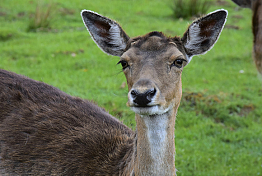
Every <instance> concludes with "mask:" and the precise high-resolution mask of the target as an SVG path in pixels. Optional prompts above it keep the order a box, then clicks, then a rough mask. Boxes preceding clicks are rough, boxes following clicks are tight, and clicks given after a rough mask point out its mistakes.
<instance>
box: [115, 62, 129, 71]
mask: <svg viewBox="0 0 262 176" xmlns="http://www.w3.org/2000/svg"><path fill="white" fill-rule="evenodd" d="M117 64H121V65H122V68H123V70H124V69H126V68H127V67H129V65H128V63H127V61H125V60H121V61H119V62H118V63H117Z"/></svg>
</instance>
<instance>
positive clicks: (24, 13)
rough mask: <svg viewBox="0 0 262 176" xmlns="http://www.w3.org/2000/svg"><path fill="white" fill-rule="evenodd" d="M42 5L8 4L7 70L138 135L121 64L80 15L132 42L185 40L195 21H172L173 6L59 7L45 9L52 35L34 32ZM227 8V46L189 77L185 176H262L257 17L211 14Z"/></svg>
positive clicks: (2, 42) (1, 58) (180, 142)
mask: <svg viewBox="0 0 262 176" xmlns="http://www.w3.org/2000/svg"><path fill="white" fill-rule="evenodd" d="M220 2H221V1H220ZM37 3H38V2H37V1H32V0H23V1H19V0H1V1H0V68H3V69H6V70H11V71H13V72H16V73H19V74H22V75H26V76H28V77H30V78H32V79H36V80H40V81H43V82H46V83H48V84H51V85H53V86H56V87H58V88H60V89H61V90H63V91H65V92H67V93H68V94H71V95H74V96H78V97H81V98H86V99H91V100H94V101H95V102H97V104H98V105H99V106H102V107H104V108H105V109H106V110H107V111H109V113H111V114H112V115H114V116H116V117H118V118H119V119H121V120H122V121H123V122H124V123H125V124H126V125H128V126H130V127H132V128H133V129H134V128H135V120H134V113H133V112H131V111H130V110H129V108H127V107H126V105H125V103H126V102H127V87H125V88H121V85H122V83H123V82H125V78H124V75H123V74H122V73H121V66H119V65H118V66H117V65H116V63H117V62H118V58H117V57H113V56H108V55H106V54H104V53H103V52H102V51H100V49H99V48H98V47H97V46H96V45H95V43H94V42H93V41H92V40H91V38H90V36H89V34H88V32H87V31H86V29H85V27H84V25H83V23H82V20H81V17H80V11H81V10H82V9H90V10H93V11H96V12H98V13H100V14H102V15H105V16H108V17H110V18H112V19H114V20H117V21H118V22H119V23H120V24H121V25H122V27H123V29H125V30H126V32H127V33H128V34H129V35H130V36H132V37H134V36H137V35H143V34H145V33H147V32H149V31H154V30H157V31H163V32H164V33H166V34H167V35H171V36H174V35H180V36H181V35H182V34H183V33H184V31H185V30H186V29H187V26H188V25H189V24H190V23H191V21H187V20H175V19H174V18H173V17H172V15H173V11H172V8H170V7H171V6H172V5H173V1H172V0H164V1H157V0H154V1H149V0H142V1H139V0H132V1H127V0H122V1H120V0H111V1H110V3H109V1H106V0H96V1H88V0H85V1H80V0H76V1H68V0H63V1H62V0H53V1H52V2H49V1H43V2H42V3H46V4H48V3H54V4H55V6H56V12H55V14H56V16H54V17H53V19H52V20H51V23H50V24H49V25H50V30H48V31H47V32H43V31H42V32H35V33H30V32H26V30H27V27H28V25H29V23H30V20H31V19H30V17H32V14H34V12H35V9H36V6H37ZM220 8H224V9H227V10H228V11H229V16H228V20H227V26H226V28H225V29H224V31H223V32H222V34H221V36H220V39H219V40H218V42H217V44H216V45H215V46H214V48H213V49H212V50H211V51H209V52H208V53H207V54H206V55H203V56H196V57H194V58H193V60H192V61H191V62H190V64H189V65H188V66H187V67H186V68H185V69H184V71H183V77H182V81H183V94H184V95H183V98H182V101H181V106H180V108H179V110H178V115H177V121H176V130H175V134H176V168H177V169H178V175H179V176H182V175H185V176H188V175H199V176H202V175H204V176H205V175H210V176H214V175H217V176H220V175H230V176H232V175H237V176H238V175H243V176H244V175H245V176H249V175H250V176H251V175H252V176H253V175H262V119H261V118H262V108H261V106H262V104H261V102H262V100H261V98H262V84H261V79H259V78H258V76H257V71H256V69H255V65H254V63H253V60H252V40H253V39H252V32H251V11H249V10H248V9H239V8H237V7H236V6H235V5H234V4H233V3H232V2H231V1H230V0H227V1H225V3H224V4H223V5H219V3H216V2H215V1H214V3H213V5H212V6H211V7H210V9H209V11H210V12H211V11H213V10H216V9H220ZM234 28H238V30H236V29H234ZM240 70H243V71H244V73H240Z"/></svg>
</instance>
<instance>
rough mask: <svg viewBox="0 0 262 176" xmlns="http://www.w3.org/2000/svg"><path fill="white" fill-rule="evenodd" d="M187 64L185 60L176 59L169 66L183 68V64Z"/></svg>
mask: <svg viewBox="0 0 262 176" xmlns="http://www.w3.org/2000/svg"><path fill="white" fill-rule="evenodd" d="M184 62H187V61H186V60H185V59H176V60H175V61H174V62H173V63H172V65H171V66H175V67H177V68H182V67H183V63H184Z"/></svg>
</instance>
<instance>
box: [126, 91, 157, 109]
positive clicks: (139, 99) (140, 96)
mask: <svg viewBox="0 0 262 176" xmlns="http://www.w3.org/2000/svg"><path fill="white" fill-rule="evenodd" d="M130 94H131V97H132V98H133V102H134V103H135V105H136V106H139V107H147V106H148V104H149V103H151V101H152V99H153V98H154V97H155V95H156V89H155V88H152V89H147V90H145V91H143V92H139V91H138V90H136V89H133V90H131V92H130Z"/></svg>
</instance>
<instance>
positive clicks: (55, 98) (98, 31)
mask: <svg viewBox="0 0 262 176" xmlns="http://www.w3.org/2000/svg"><path fill="white" fill-rule="evenodd" d="M226 16H227V12H226V11H225V10H220V11H216V12H214V13H211V14H209V15H207V16H205V17H203V18H201V19H199V20H197V21H195V22H193V23H192V24H191V25H190V26H189V28H188V30H187V31H186V33H185V34H184V36H183V37H182V38H179V37H166V36H165V35H164V34H162V33H161V32H151V33H148V34H146V35H144V36H141V37H136V38H129V37H128V35H127V34H126V33H125V32H124V31H123V30H122V28H121V27H120V26H119V25H118V24H117V23H116V22H114V21H113V20H110V19H108V18H106V17H103V16H101V15H99V14H97V13H94V12H92V11H88V10H84V11H82V18H83V21H84V23H85V25H86V26H87V29H88V31H89V32H90V34H91V36H92V37H93V39H94V41H95V42H96V43H97V45H98V46H99V47H100V48H101V49H102V50H103V51H104V52H106V53H108V54H111V55H116V56H120V57H121V58H120V61H119V63H121V65H122V67H123V72H124V74H125V76H126V79H127V84H128V89H129V93H128V103H127V105H128V106H130V108H131V109H132V110H133V111H134V112H135V113H136V123H137V129H136V132H133V131H132V130H131V129H129V128H128V127H126V126H125V125H123V124H122V123H121V122H120V121H119V120H117V119H116V118H114V117H112V116H111V115H109V114H108V113H106V112H105V111H104V110H103V109H102V108H99V107H98V106H96V105H95V104H93V103H92V102H89V101H87V100H82V99H79V98H75V97H72V96H70V95H67V94H65V93H64V92H62V91H60V90H58V89H57V88H54V87H52V86H49V85H47V84H45V83H41V82H38V81H34V80H31V79H29V78H26V77H24V76H20V75H17V74H15V73H11V72H8V71H5V70H0V107H1V108H0V134H1V135H0V154H1V155H0V156H1V158H0V174H2V175H129V176H130V175H141V176H152V175H155V176H158V175H166V176H167V175H175V165H174V159H175V157H174V153H175V144H174V127H175V116H176V112H177V108H178V106H179V103H180V99H181V96H182V83H181V74H182V70H183V67H184V66H185V65H187V63H189V62H190V60H191V58H192V56H194V55H198V54H203V53H205V52H207V51H208V50H209V49H211V48H212V46H213V45H214V44H215V42H216V41H217V39H218V37H219V34H220V33H221V31H222V28H223V26H224V23H225V21H226Z"/></svg>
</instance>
